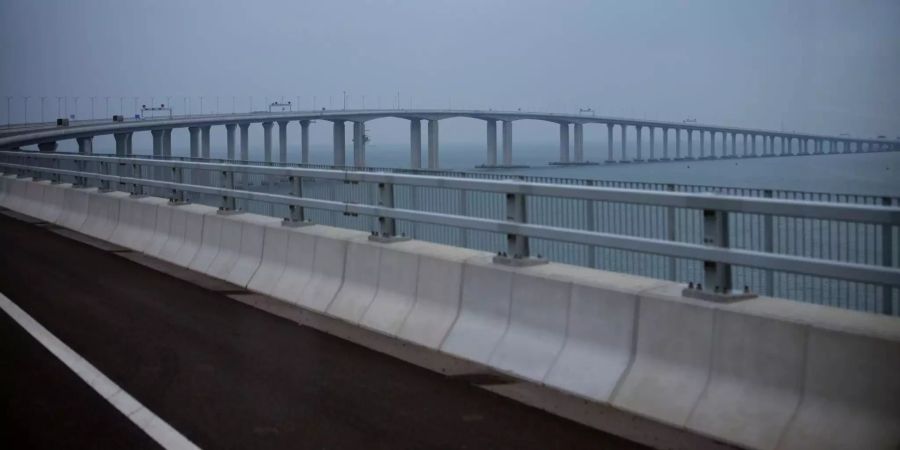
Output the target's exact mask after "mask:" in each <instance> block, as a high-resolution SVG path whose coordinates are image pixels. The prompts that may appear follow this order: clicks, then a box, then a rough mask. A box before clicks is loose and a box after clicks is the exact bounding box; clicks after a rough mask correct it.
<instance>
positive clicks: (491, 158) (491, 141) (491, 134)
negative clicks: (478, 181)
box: [485, 119, 497, 166]
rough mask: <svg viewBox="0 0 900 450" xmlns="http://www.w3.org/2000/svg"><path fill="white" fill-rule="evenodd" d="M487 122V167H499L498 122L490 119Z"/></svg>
mask: <svg viewBox="0 0 900 450" xmlns="http://www.w3.org/2000/svg"><path fill="white" fill-rule="evenodd" d="M486 122H487V158H486V161H485V165H487V166H496V165H497V121H496V120H491V119H488V120H486Z"/></svg>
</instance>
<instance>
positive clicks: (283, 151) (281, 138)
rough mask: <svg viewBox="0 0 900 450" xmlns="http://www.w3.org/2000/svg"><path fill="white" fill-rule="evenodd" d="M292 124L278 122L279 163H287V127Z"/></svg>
mask: <svg viewBox="0 0 900 450" xmlns="http://www.w3.org/2000/svg"><path fill="white" fill-rule="evenodd" d="M289 123H290V122H287V121H280V122H278V162H280V163H286V162H287V127H288V124H289Z"/></svg>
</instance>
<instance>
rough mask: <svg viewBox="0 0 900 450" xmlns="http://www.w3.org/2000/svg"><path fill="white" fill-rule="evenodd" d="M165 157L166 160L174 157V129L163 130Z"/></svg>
mask: <svg viewBox="0 0 900 450" xmlns="http://www.w3.org/2000/svg"><path fill="white" fill-rule="evenodd" d="M163 156H165V157H166V158H171V157H172V129H171V128H166V129H165V130H163Z"/></svg>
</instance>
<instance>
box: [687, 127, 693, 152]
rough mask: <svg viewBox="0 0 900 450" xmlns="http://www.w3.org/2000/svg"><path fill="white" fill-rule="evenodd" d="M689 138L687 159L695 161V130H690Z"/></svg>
mask: <svg viewBox="0 0 900 450" xmlns="http://www.w3.org/2000/svg"><path fill="white" fill-rule="evenodd" d="M687 137H688V146H687V147H688V148H687V151H688V154H687V159H694V130H691V129H688V130H687Z"/></svg>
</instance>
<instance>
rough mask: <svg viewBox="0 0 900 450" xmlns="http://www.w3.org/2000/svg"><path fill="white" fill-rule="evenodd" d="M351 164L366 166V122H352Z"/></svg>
mask: <svg viewBox="0 0 900 450" xmlns="http://www.w3.org/2000/svg"><path fill="white" fill-rule="evenodd" d="M353 165H354V166H356V167H365V166H366V123H365V122H353Z"/></svg>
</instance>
